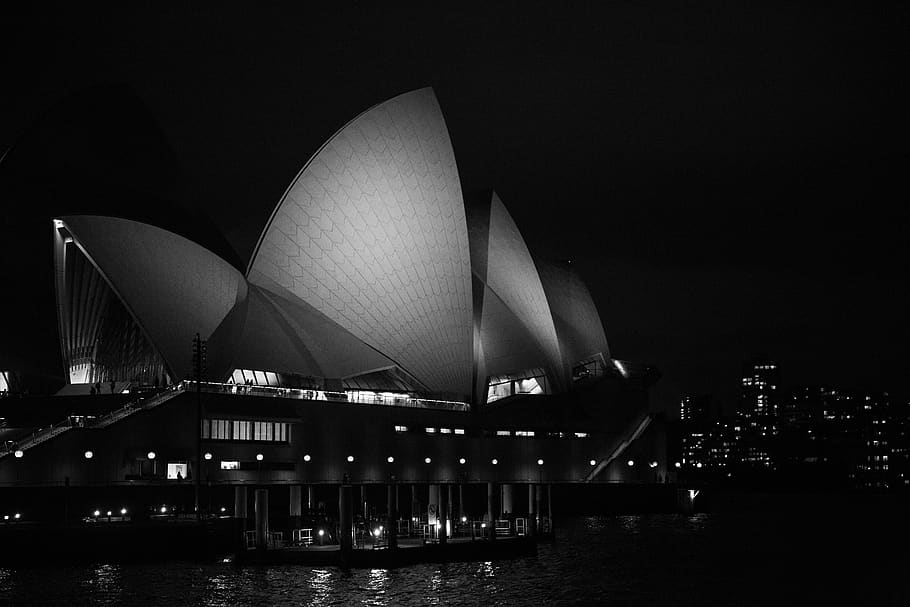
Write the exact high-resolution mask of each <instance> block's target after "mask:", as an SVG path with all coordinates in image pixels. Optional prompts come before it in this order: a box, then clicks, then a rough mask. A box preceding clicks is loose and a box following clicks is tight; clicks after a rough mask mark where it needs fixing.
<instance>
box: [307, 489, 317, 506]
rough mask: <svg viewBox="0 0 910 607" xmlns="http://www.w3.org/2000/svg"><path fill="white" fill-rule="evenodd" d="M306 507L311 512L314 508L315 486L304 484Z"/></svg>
mask: <svg viewBox="0 0 910 607" xmlns="http://www.w3.org/2000/svg"><path fill="white" fill-rule="evenodd" d="M306 509H307V510H309V511H310V512H312V511H313V510H315V509H316V487H314V486H313V485H307V486H306Z"/></svg>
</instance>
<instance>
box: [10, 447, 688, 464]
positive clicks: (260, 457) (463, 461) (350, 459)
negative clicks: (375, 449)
mask: <svg viewBox="0 0 910 607" xmlns="http://www.w3.org/2000/svg"><path fill="white" fill-rule="evenodd" d="M13 455H15V456H16V457H22V455H23V453H22V450H21V449H20V450H18V451H16V452H15V453H14V454H13ZM146 456H147V457H148V458H149V459H150V460H153V459H155V457H156V454H155V452H154V451H149V452H148V454H146ZM92 457H94V453H92V452H91V451H86V452H85V459H92ZM203 457H204V458H205V459H206V461H208V460H211V459H212V454H211V453H206V454H205V455H204V456H203ZM263 459H265V456H263V455H262V454H261V453H257V454H256V461H257V462H261V461H262V460H263ZM312 459H313V458H312V457H310V454H309V453H307V454H306V455H304V456H303V461H305V462H309V461H310V460H312ZM347 460H348V463H349V464H350V463H353V462H354V456H353V455H349V456H348V457H347ZM386 461H387V462H389V463H390V464H394V463H395V458H394V457H393V456H391V455H390V456H389V457H387V458H386ZM423 461H424V463H426V464H431V463H433V459H432V458H430V457H426V458H424V460H423ZM458 463H459V464H462V465H464V464H466V463H468V460H466V459H465V458H463V457H462V458H459V459H458ZM490 463H491V464H493V465H494V466H496V465H497V464H499V460H498V459H496V458H495V457H494V458H493V459H491V460H490ZM588 463H589V464H591V465H592V466H596V465H597V460H594V459H592V460H591V461H589V462H588ZM626 463H627V464H628V465H629V467H632V466H634V465H635V460H632V459H630V460H629V461H628V462H626ZM537 465H538V466H543V460H542V459H538V460H537ZM657 465H658V464H657V462H656V461H652V462H649V463H648V467H649V468H657ZM674 465H675V466H676V467H677V468H680V467H681V464H680V463H679V462H676V463H675V464H674Z"/></svg>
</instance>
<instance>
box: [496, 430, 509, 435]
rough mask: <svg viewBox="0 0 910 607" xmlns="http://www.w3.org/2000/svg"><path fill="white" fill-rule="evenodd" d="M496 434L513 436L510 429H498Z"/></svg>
mask: <svg viewBox="0 0 910 607" xmlns="http://www.w3.org/2000/svg"><path fill="white" fill-rule="evenodd" d="M496 436H512V432H511V431H509V430H497V431H496Z"/></svg>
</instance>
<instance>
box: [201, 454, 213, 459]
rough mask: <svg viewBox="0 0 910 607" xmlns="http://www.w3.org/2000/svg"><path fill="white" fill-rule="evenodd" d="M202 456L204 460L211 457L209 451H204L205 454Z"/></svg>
mask: <svg viewBox="0 0 910 607" xmlns="http://www.w3.org/2000/svg"><path fill="white" fill-rule="evenodd" d="M202 457H204V458H205V459H206V460H210V459H212V454H211V453H206V454H205V455H203V456H202Z"/></svg>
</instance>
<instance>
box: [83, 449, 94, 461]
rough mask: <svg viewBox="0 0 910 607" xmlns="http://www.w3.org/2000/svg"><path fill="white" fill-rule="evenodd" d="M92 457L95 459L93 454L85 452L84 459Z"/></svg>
mask: <svg viewBox="0 0 910 607" xmlns="http://www.w3.org/2000/svg"><path fill="white" fill-rule="evenodd" d="M93 457H95V454H94V453H92V452H91V451H86V452H85V459H92V458H93Z"/></svg>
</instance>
